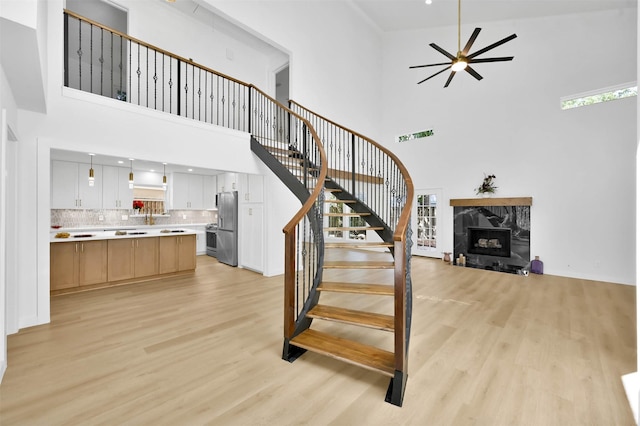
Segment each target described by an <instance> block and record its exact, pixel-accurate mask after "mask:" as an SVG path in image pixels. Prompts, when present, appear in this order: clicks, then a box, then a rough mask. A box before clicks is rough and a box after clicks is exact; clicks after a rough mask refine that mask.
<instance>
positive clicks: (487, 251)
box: [467, 226, 511, 257]
mask: <svg viewBox="0 0 640 426" xmlns="http://www.w3.org/2000/svg"><path fill="white" fill-rule="evenodd" d="M467 235H468V241H467V252H468V253H469V254H481V255H486V256H497V257H511V229H510V228H482V227H476V226H470V227H468V228H467Z"/></svg>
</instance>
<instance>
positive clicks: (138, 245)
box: [136, 240, 140, 248]
mask: <svg viewBox="0 0 640 426" xmlns="http://www.w3.org/2000/svg"><path fill="white" fill-rule="evenodd" d="M138 247H140V241H138V240H136V248H138Z"/></svg>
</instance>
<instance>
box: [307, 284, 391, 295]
mask: <svg viewBox="0 0 640 426" xmlns="http://www.w3.org/2000/svg"><path fill="white" fill-rule="evenodd" d="M318 291H331V292H335V293H355V294H374V295H379V296H393V294H394V289H393V286H392V285H386V284H364V283H342V282H322V283H320V285H319V286H318Z"/></svg>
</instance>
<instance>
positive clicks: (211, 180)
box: [202, 176, 218, 210]
mask: <svg viewBox="0 0 640 426" xmlns="http://www.w3.org/2000/svg"><path fill="white" fill-rule="evenodd" d="M203 182H204V185H203V188H204V189H203V194H202V198H203V200H202V201H203V204H204V205H203V207H204V208H205V209H207V210H211V209H215V208H216V207H217V206H216V194H217V192H218V178H217V177H216V176H204V177H203Z"/></svg>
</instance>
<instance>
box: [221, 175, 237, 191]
mask: <svg viewBox="0 0 640 426" xmlns="http://www.w3.org/2000/svg"><path fill="white" fill-rule="evenodd" d="M237 190H238V173H223V174H221V175H218V192H231V191H237Z"/></svg>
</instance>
